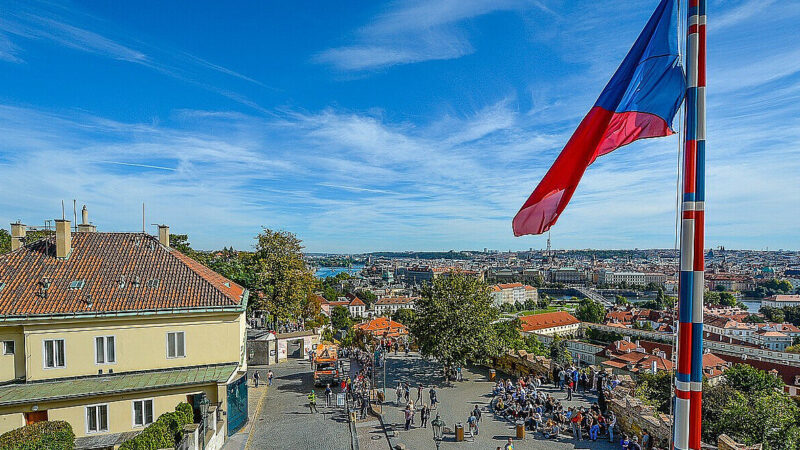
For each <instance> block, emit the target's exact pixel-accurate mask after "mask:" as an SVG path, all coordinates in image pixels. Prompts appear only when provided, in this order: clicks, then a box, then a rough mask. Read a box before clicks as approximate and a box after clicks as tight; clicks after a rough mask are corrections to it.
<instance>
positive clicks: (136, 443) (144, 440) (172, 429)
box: [119, 403, 194, 450]
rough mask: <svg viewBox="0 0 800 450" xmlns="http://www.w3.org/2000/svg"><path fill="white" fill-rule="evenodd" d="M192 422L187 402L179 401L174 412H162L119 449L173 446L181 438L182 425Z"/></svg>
mask: <svg viewBox="0 0 800 450" xmlns="http://www.w3.org/2000/svg"><path fill="white" fill-rule="evenodd" d="M192 422H194V413H193V412H192V407H191V405H189V404H188V403H179V404H178V406H176V407H175V412H168V413H164V414H162V415H161V416H159V418H158V419H157V420H156V421H155V422H153V423H151V424H150V425H148V426H147V428H145V429H144V430H142V432H141V433H139V434H137V435H136V437H134V438H133V439H131V440H128V441H125V442H123V443H122V445H121V446H120V447H119V450H158V449H161V448H174V447H175V446H176V445H177V444H178V443H179V442H180V441H181V439H183V427H184V426H186V425H188V424H190V423H192Z"/></svg>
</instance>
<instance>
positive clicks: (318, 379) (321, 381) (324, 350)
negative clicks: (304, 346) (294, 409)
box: [314, 344, 339, 386]
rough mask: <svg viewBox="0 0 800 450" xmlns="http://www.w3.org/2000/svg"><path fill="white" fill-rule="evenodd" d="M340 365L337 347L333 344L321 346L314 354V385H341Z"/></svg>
mask: <svg viewBox="0 0 800 450" xmlns="http://www.w3.org/2000/svg"><path fill="white" fill-rule="evenodd" d="M338 363H339V355H338V352H337V347H336V346H335V345H331V344H319V345H318V346H317V350H316V351H315V352H314V385H316V386H324V385H325V384H331V385H334V384H337V383H339V367H338Z"/></svg>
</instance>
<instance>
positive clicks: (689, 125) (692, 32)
mask: <svg viewBox="0 0 800 450" xmlns="http://www.w3.org/2000/svg"><path fill="white" fill-rule="evenodd" d="M688 6H689V7H688V8H687V21H688V27H687V36H686V80H687V86H686V122H685V124H684V139H685V143H684V151H683V161H684V170H683V202H682V207H681V211H682V221H681V246H680V265H681V267H680V297H679V302H678V321H679V325H678V370H677V374H676V377H675V410H674V411H675V416H674V420H675V424H674V427H673V447H674V448H675V449H680V450H684V449H697V450H699V449H700V437H701V427H702V395H703V392H702V391H703V291H704V270H705V262H704V254H703V244H704V235H705V215H704V211H705V139H706V124H705V95H706V94H705V86H706V76H705V73H706V70H705V63H706V0H688Z"/></svg>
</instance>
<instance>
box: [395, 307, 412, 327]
mask: <svg viewBox="0 0 800 450" xmlns="http://www.w3.org/2000/svg"><path fill="white" fill-rule="evenodd" d="M415 317H416V312H414V310H413V309H411V308H400V309H398V310H397V311H395V312H394V314H392V320H394V321H395V322H400V323H402V324H403V325H405V326H407V327H408V326H411V324H412V323H414V319H415Z"/></svg>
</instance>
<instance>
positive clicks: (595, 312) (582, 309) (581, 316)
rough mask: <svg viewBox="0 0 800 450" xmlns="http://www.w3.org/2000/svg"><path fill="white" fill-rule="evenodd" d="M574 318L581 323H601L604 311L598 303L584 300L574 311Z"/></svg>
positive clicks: (604, 315) (587, 299)
mask: <svg viewBox="0 0 800 450" xmlns="http://www.w3.org/2000/svg"><path fill="white" fill-rule="evenodd" d="M575 317H576V318H577V319H578V320H580V321H582V322H592V323H602V322H603V319H605V317H606V310H605V308H603V305H601V304H600V303H598V302H596V301H594V300H592V299H589V298H584V299H583V300H581V302H580V304H579V305H578V308H577V309H576V310H575Z"/></svg>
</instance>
